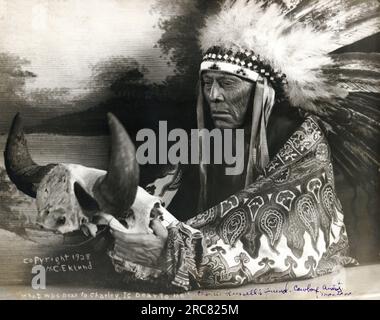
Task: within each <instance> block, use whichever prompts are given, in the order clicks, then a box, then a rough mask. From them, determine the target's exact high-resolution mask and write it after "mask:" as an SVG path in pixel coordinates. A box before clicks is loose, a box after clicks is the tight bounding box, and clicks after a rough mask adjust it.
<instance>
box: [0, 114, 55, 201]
mask: <svg viewBox="0 0 380 320" xmlns="http://www.w3.org/2000/svg"><path fill="white" fill-rule="evenodd" d="M4 164H5V168H6V170H7V173H8V176H9V178H10V179H11V181H12V182H13V183H14V184H15V185H16V187H17V189H19V190H20V191H22V192H24V193H26V194H27V195H29V196H31V197H33V198H35V197H36V191H37V188H38V185H39V183H40V182H41V180H42V178H43V177H44V176H45V175H46V174H47V173H48V172H49V171H50V170H51V169H52V168H53V167H54V166H56V164H49V165H46V166H39V165H38V164H36V163H35V162H34V161H33V159H32V157H31V156H30V153H29V150H28V145H27V142H26V139H25V135H24V131H23V126H22V120H21V117H20V114H19V113H17V114H16V116H15V117H14V119H13V122H12V126H11V129H10V131H9V135H8V139H7V144H6V146H5V151H4Z"/></svg>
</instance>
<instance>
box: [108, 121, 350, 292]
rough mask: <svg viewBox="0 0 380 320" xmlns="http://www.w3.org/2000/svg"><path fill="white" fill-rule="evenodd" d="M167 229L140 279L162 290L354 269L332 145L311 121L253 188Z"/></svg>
mask: <svg viewBox="0 0 380 320" xmlns="http://www.w3.org/2000/svg"><path fill="white" fill-rule="evenodd" d="M168 230H169V237H168V241H167V247H166V250H165V255H164V256H163V259H162V261H161V266H162V271H161V272H159V273H156V275H155V277H156V278H155V279H146V280H147V281H151V282H152V281H153V282H154V283H156V284H157V285H158V283H160V284H159V285H160V287H161V288H163V287H165V288H167V289H169V288H177V289H181V290H191V289H195V288H219V287H231V286H240V285H243V284H246V283H249V282H255V283H270V282H275V281H286V280H294V279H305V278H311V277H316V276H319V275H323V274H326V273H329V272H332V271H334V270H336V269H337V268H339V267H341V266H344V265H348V264H356V261H355V260H354V259H352V258H350V257H349V256H347V254H348V239H347V234H346V230H345V225H344V222H343V213H342V207H341V204H340V202H339V199H338V198H337V195H336V193H335V184H334V173H333V167H332V163H331V152H330V148H329V146H328V143H327V140H326V137H325V136H324V134H323V132H322V130H321V129H320V127H319V126H318V124H317V121H316V119H314V118H313V117H308V118H306V120H305V121H304V122H303V124H302V125H301V126H300V128H298V129H297V130H296V131H295V132H294V133H293V135H292V136H291V137H290V138H289V140H288V141H287V142H286V143H285V145H284V146H283V147H282V148H281V149H280V151H279V152H278V153H277V155H276V156H275V157H273V159H272V160H271V161H270V163H269V164H268V165H267V167H266V169H265V171H264V174H263V175H262V176H260V177H259V178H258V179H257V180H256V181H255V182H254V183H253V184H252V185H250V186H249V187H248V188H246V189H244V190H242V191H240V192H238V193H236V194H234V195H232V196H230V197H229V198H228V199H226V200H225V201H223V202H221V203H219V204H218V205H216V206H214V207H212V208H210V209H208V210H207V211H205V212H203V213H201V214H199V215H197V216H195V217H193V218H191V219H190V220H188V221H186V222H185V223H183V222H176V223H173V224H172V225H170V226H169V228H168ZM111 258H112V260H113V263H114V265H115V268H116V271H118V272H126V273H127V278H128V279H129V280H130V276H131V270H130V269H128V272H127V269H126V268H125V265H124V263H123V261H122V259H120V258H119V257H117V256H116V254H115V253H112V254H111ZM132 273H133V272H132ZM134 273H135V276H136V270H135V272H134ZM140 278H144V277H143V276H141V275H140Z"/></svg>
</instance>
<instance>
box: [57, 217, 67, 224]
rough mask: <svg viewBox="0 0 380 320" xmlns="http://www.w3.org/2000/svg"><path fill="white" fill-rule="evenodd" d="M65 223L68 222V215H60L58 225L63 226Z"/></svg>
mask: <svg viewBox="0 0 380 320" xmlns="http://www.w3.org/2000/svg"><path fill="white" fill-rule="evenodd" d="M65 223H66V217H65V216H62V217H59V218H58V219H57V224H58V225H60V226H62V225H64V224H65Z"/></svg>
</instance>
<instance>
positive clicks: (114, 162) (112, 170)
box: [93, 113, 139, 216]
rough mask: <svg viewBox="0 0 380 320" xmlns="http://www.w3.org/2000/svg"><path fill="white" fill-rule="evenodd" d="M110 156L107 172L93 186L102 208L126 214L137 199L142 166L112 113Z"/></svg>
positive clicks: (109, 115) (121, 126)
mask: <svg viewBox="0 0 380 320" xmlns="http://www.w3.org/2000/svg"><path fill="white" fill-rule="evenodd" d="M108 125H109V127H110V131H111V157H110V162H109V165H108V171H107V174H106V175H105V176H102V177H100V178H99V179H98V181H97V182H96V184H95V186H94V190H93V191H94V196H95V198H96V200H97V201H98V203H99V205H100V207H101V209H104V210H106V211H107V212H108V213H111V214H113V215H115V216H117V215H122V214H123V213H125V212H126V211H127V210H128V209H129V208H130V207H131V205H132V204H133V201H134V200H135V197H136V193H137V187H138V183H139V166H138V164H137V161H136V156H135V155H136V152H135V147H134V145H133V142H132V140H131V138H130V137H129V135H128V133H127V132H126V131H125V129H124V127H123V125H122V124H121V123H120V122H119V121H118V120H117V118H116V117H115V116H114V115H113V114H111V113H109V114H108Z"/></svg>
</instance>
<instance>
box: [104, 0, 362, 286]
mask: <svg viewBox="0 0 380 320" xmlns="http://www.w3.org/2000/svg"><path fill="white" fill-rule="evenodd" d="M295 25H296V23H295V22H293V21H291V20H289V18H288V17H287V16H286V15H285V13H284V12H283V11H282V10H280V8H279V7H277V6H275V5H272V6H268V7H266V8H265V9H264V8H263V7H262V6H260V5H259V4H258V3H257V2H255V1H232V2H231V1H227V2H226V3H225V4H224V6H222V9H221V11H220V13H219V14H218V15H216V16H215V17H210V18H208V20H207V21H206V25H205V27H204V28H203V29H202V30H201V32H200V44H201V48H202V49H203V51H204V52H205V53H204V57H203V61H202V63H201V66H200V85H199V96H198V103H197V119H198V128H209V129H210V128H221V129H224V128H232V129H237V128H242V129H244V130H245V138H246V139H245V142H246V144H245V152H244V155H241V156H244V157H245V161H244V163H245V167H244V172H243V173H242V174H241V175H238V176H227V175H225V174H224V167H223V166H212V165H206V164H204V163H201V164H200V166H199V167H198V171H197V173H195V172H194V171H192V170H191V169H184V170H182V173H181V182H180V183H179V182H178V179H176V182H175V186H174V187H172V190H176V192H177V193H176V195H175V196H174V199H173V200H172V201H171V203H170V204H169V205H168V203H167V205H168V209H169V211H170V212H172V213H173V214H174V215H175V216H176V217H177V218H178V219H179V220H180V221H181V222H174V223H172V224H171V225H169V227H168V228H164V227H163V226H162V225H161V224H160V223H159V222H158V221H156V220H154V221H153V222H152V225H151V227H152V229H153V231H154V233H153V234H149V235H125V234H122V233H119V232H117V231H114V232H113V235H114V237H115V247H114V250H113V251H112V252H110V256H111V258H112V260H113V263H114V265H115V268H116V270H117V271H118V272H125V274H126V276H127V278H128V277H130V276H131V275H133V276H135V277H136V278H140V279H145V280H148V279H147V278H148V277H146V276H145V275H144V271H142V270H144V268H140V267H139V265H143V266H148V267H152V268H153V269H157V270H159V271H157V273H156V274H155V276H156V280H155V281H158V282H160V283H162V285H166V286H168V287H175V288H182V289H184V290H189V289H193V288H202V287H221V286H238V285H242V284H244V283H248V282H256V283H264V282H273V281H279V280H287V279H295V278H298V279H302V278H308V277H315V276H317V275H322V274H325V273H328V272H331V271H333V270H335V269H336V268H339V267H341V266H344V265H347V264H349V263H354V259H352V258H350V257H349V256H348V255H347V254H348V239H347V234H346V230H345V225H344V222H343V212H342V207H341V204H340V201H339V199H338V198H337V195H336V192H335V184H334V170H333V165H332V153H331V149H330V147H329V143H328V140H327V138H326V135H325V132H326V121H325V120H326V119H327V117H326V114H327V113H328V111H329V110H330V111H331V110H332V109H333V107H332V104H331V101H334V103H335V108H337V106H339V107H342V106H343V104H344V102H342V101H345V100H344V99H345V97H346V96H347V92H345V91H344V90H343V89H342V88H341V87H339V86H337V85H332V84H331V82H330V84H329V80H331V79H329V76H327V75H326V74H328V73H325V74H322V72H321V69H322V68H325V69H327V67H326V66H328V65H334V64H333V61H332V59H331V57H330V56H328V53H329V52H331V49H336V47H337V43H336V42H333V41H332V40H331V38H329V34H328V32H319V33H318V32H315V30H314V29H313V28H312V27H311V26H305V25H303V26H295ZM332 43H334V45H335V47H334V45H333V44H332ZM332 69H333V68H332ZM330 76H331V74H330ZM336 79H337V78H336V77H335V80H336ZM335 84H336V83H335ZM346 89H348V87H346ZM348 91H349V90H348ZM354 100H355V99H353V100H352V101H351V102H350V103H351V104H348V103H347V102H346V105H345V106H344V107H345V108H346V110H348V109H349V108H351V110H352V109H354V105H355V103H356V102H354ZM339 104H340V105H339ZM356 104H357V103H356ZM321 105H323V108H322V107H321ZM347 106H348V107H347ZM295 107H296V108H295ZM334 110H335V109H334ZM323 116H324V117H323ZM330 116H331V113H330ZM353 143H355V142H353ZM177 178H178V176H177ZM178 184H180V185H179V186H178ZM177 189H178V190H177ZM196 213H198V214H196ZM129 262H132V264H130V263H129ZM150 280H151V279H150Z"/></svg>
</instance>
